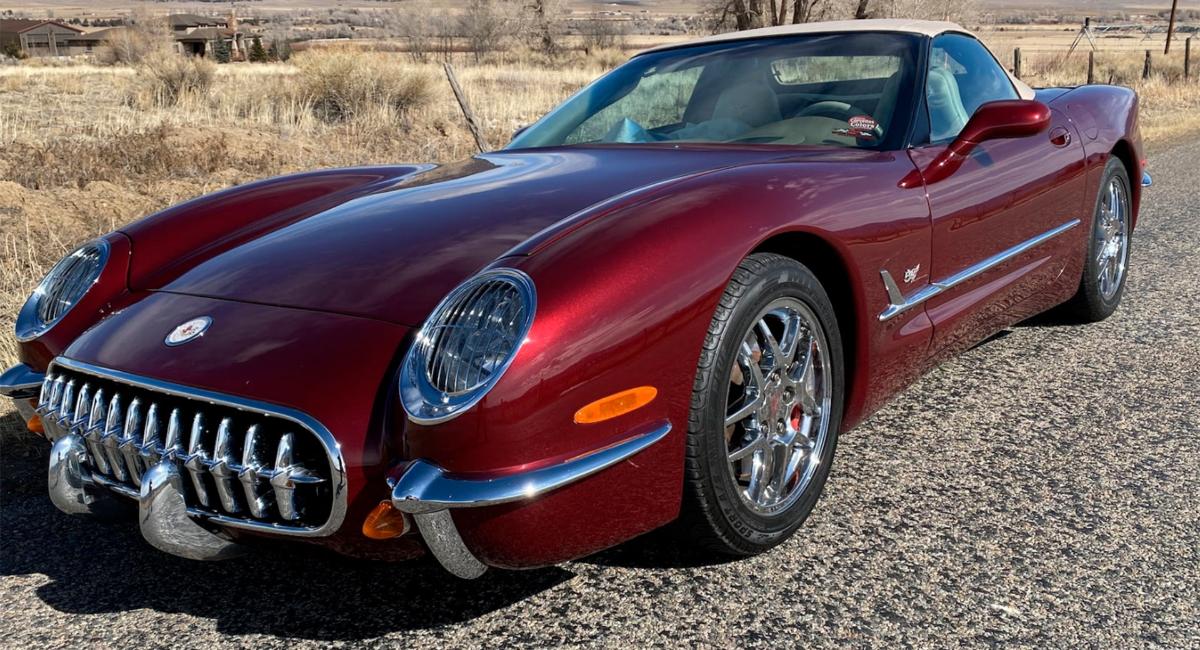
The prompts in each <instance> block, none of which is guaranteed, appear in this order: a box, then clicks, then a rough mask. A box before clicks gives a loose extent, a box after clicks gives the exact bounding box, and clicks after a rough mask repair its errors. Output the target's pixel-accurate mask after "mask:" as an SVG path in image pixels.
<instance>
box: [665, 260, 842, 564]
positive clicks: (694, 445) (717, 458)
mask: <svg viewBox="0 0 1200 650" xmlns="http://www.w3.org/2000/svg"><path fill="white" fill-rule="evenodd" d="M781 299H782V300H786V299H796V300H798V301H799V303H801V304H802V305H803V306H804V307H806V308H807V309H808V311H809V312H810V315H815V317H816V320H817V321H818V324H819V326H820V328H821V329H822V330H823V333H824V339H823V340H824V342H825V344H826V351H825V352H823V353H822V356H824V357H827V358H828V363H827V364H826V363H825V360H822V365H823V366H827V369H824V370H822V373H821V377H822V379H821V381H822V384H823V385H824V382H825V381H826V379H827V380H828V382H829V384H828V385H829V387H830V388H829V392H828V393H825V394H826V395H828V396H829V397H830V401H829V404H828V408H829V416H828V425H827V428H826V429H825V431H826V435H825V438H824V441H825V442H824V444H823V445H821V446H820V447H819V448H818V451H819V462H818V464H817V465H816V467H815V469H814V470H813V471H814V473H813V474H812V475H811V479H810V480H809V481H808V483H807V487H805V488H803V489H801V487H800V486H801V483H800V482H799V481H797V483H796V486H795V487H794V489H793V492H792V494H793V495H795V494H798V495H799V496H798V497H796V496H793V497H792V498H794V499H796V500H795V501H792V502H791V503H790V505H787V506H786V509H782V510H781V511H780V512H776V513H770V514H769V516H764V515H763V514H760V513H758V512H755V511H753V510H752V509H751V507H750V505H749V504H748V503H746V501H745V500H744V499H745V498H746V497H743V493H742V489H743V488H742V487H741V486H739V485H738V483H737V482H736V481H737V479H735V477H734V475H733V471H732V470H731V468H730V460H729V458H728V454H729V445H730V441H729V440H727V438H726V436H727V435H729V434H728V433H727V428H726V423H725V419H726V415H727V413H726V410H727V408H729V404H728V403H727V400H728V398H729V391H730V386H731V380H730V378H731V373H732V372H734V370H733V367H734V364H735V363H737V355H738V352H739V350H740V349H743V348H742V344H743V340H744V338H745V337H747V336H749V335H750V328H751V327H752V326H754V324H755V323H756V322H757V320H756V319H758V317H759V316H760V315H761V312H762V310H764V309H767V308H768V307H769V306H771V305H772V304H777V301H779V300H781ZM813 331H815V330H813ZM810 335H812V334H811V332H810ZM814 336H815V335H814ZM798 347H799V346H797V348H798ZM755 363H757V362H755ZM843 384H844V365H843V353H842V341H841V336H840V333H839V330H838V326H837V319H836V316H835V314H834V310H833V305H832V304H831V303H830V301H829V297H828V296H827V295H826V293H825V290H824V288H823V287H822V286H821V283H820V282H819V281H818V280H817V277H816V276H815V275H813V273H812V272H811V271H809V270H808V269H807V268H806V267H805V266H804V265H802V264H800V263H799V262H796V261H795V260H792V259H790V258H787V257H783V256H781V255H775V254H769V253H757V254H754V255H751V256H750V257H748V258H746V259H745V260H743V261H742V263H741V264H740V265H739V266H738V268H737V270H736V271H735V272H734V274H733V278H732V279H731V280H730V281H729V285H728V286H727V287H726V289H725V293H724V295H723V296H722V298H721V301H720V304H719V305H718V307H717V310H716V313H715V314H714V315H713V319H712V323H711V324H710V325H709V329H708V334H707V336H706V337H705V341H704V347H703V349H702V351H701V354H700V362H699V367H698V370H697V373H696V379H695V384H694V386H693V389H692V406H691V414H690V418H689V423H688V424H689V427H688V436H687V452H686V460H685V462H686V467H685V476H684V481H685V485H684V503H683V510H682V514H681V518H680V528H681V532H682V533H683V534H684V535H685V536H686V538H685V543H686V544H688V545H690V546H699V547H701V548H703V549H705V550H708V551H711V552H716V553H719V554H724V555H733V556H746V555H753V554H757V553H761V552H763V551H766V550H767V549H770V548H771V547H773V546H776V545H778V544H779V543H781V542H783V541H784V540H786V539H788V538H789V537H790V536H791V535H792V534H793V533H794V532H795V531H796V529H797V528H799V527H800V525H801V524H803V523H804V520H805V519H806V518H807V517H808V515H809V513H810V512H812V509H813V507H814V506H815V505H816V503H817V500H818V498H819V497H820V495H821V491H822V489H823V488H824V485H825V480H826V478H827V477H828V475H829V468H830V466H831V465H832V461H833V454H834V450H835V448H836V447H837V436H838V431H839V429H840V426H841V419H842V407H843V396H844V390H843ZM821 412H822V413H824V409H822V411H821ZM734 428H736V426H735V427H730V429H734ZM812 454H813V455H818V454H817V453H816V452H812ZM789 481H790V480H789ZM785 487H786V485H785ZM781 505H783V504H781Z"/></svg>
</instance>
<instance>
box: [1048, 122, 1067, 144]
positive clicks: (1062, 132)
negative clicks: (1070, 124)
mask: <svg viewBox="0 0 1200 650" xmlns="http://www.w3.org/2000/svg"><path fill="white" fill-rule="evenodd" d="M1050 144H1052V145H1054V146H1056V147H1065V146H1067V145H1069V144H1071V131H1070V130H1068V129H1067V128H1066V127H1065V126H1058V127H1055V128H1054V129H1053V130H1052V131H1050Z"/></svg>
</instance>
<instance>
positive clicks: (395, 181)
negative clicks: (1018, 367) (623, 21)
mask: <svg viewBox="0 0 1200 650" xmlns="http://www.w3.org/2000/svg"><path fill="white" fill-rule="evenodd" d="M1144 167H1145V164H1144V160H1143V152H1142V142H1141V137H1140V135H1139V131H1138V102H1137V97H1136V95H1135V94H1134V93H1133V92H1132V91H1130V90H1129V89H1126V88H1120V87H1115V86H1108V85H1087V86H1081V87H1077V88H1043V89H1037V90H1035V89H1032V88H1030V87H1029V86H1027V85H1026V84H1024V83H1023V82H1021V81H1020V80H1019V79H1017V78H1015V77H1014V76H1012V75H1011V74H1010V73H1009V72H1008V71H1007V70H1006V69H1005V68H1004V67H1003V66H1001V65H1000V64H999V63H998V62H997V60H996V58H995V57H994V56H993V55H992V54H991V53H990V52H989V51H988V49H987V48H986V47H985V46H984V45H983V44H982V43H981V42H980V41H979V40H978V39H977V38H976V37H975V36H973V35H972V34H971V33H970V32H968V31H966V30H964V29H962V28H961V27H959V26H957V25H954V24H951V23H939V22H923V21H898V20H866V21H850V22H832V23H815V24H807V25H794V26H786V27H777V28H767V29H760V30H752V31H745V32H737V33H731V34H721V35H717V36H712V37H708V38H703V39H700V40H697V41H692V42H688V43H679V44H671V45H667V46H663V47H658V48H655V49H652V50H649V51H646V52H642V53H640V54H638V55H636V56H634V57H633V58H631V59H630V60H629V61H628V62H627V63H625V64H623V65H621V66H619V67H618V68H616V69H615V70H613V71H612V72H610V73H608V74H606V75H604V76H602V77H601V78H599V79H598V80H596V81H595V82H593V83H591V84H590V85H588V86H586V87H585V88H583V89H582V90H581V91H579V92H578V93H577V94H575V95H574V96H572V97H571V98H569V99H567V100H566V101H564V102H563V103H562V104H561V105H559V106H558V107H557V108H555V109H553V110H552V111H550V112H549V113H548V114H547V115H546V116H544V117H543V118H542V119H540V120H538V121H537V122H536V123H534V124H532V125H531V126H529V127H527V128H525V129H523V130H521V131H519V132H518V133H517V134H516V135H515V136H514V138H513V139H512V141H511V142H510V143H509V144H508V145H507V146H506V147H504V148H503V149H501V150H498V151H494V152H489V153H482V154H479V155H477V156H474V157H472V158H470V159H468V160H466V161H463V162H460V163H455V164H445V165H430V164H413V165H393V166H378V167H361V168H350V169H332V170H322V171H314V172H310V173H301V174H295V175H290V176H284V177H280V178H273V179H268V180H263V181H259V182H254V183H249V184H246V185H242V186H238V187H233V188H230V189H226V190H224V191H221V192H217V193H215V194H211V195H208V196H203V197H200V198H197V199H194V200H191V201H188V202H186V203H183V204H181V205H177V206H174V207H171V208H168V209H166V210H163V211H161V212H159V213H157V214H154V215H151V216H148V217H146V218H144V219H142V220H140V221H137V222H135V223H131V224H129V225H127V226H124V227H122V228H120V229H119V230H117V231H115V232H112V233H110V234H107V235H105V236H103V237H100V238H99V239H96V240H95V241H91V242H88V243H85V244H84V245H82V246H81V247H80V248H79V249H77V250H75V251H74V252H72V253H70V254H69V255H67V256H66V257H65V258H64V259H63V260H62V261H60V262H59V263H58V264H57V265H55V266H54V267H53V269H52V270H51V271H50V272H49V274H48V275H47V276H46V277H45V279H44V280H43V281H42V282H41V284H39V285H38V286H37V287H36V288H35V289H34V290H33V292H32V295H31V296H30V297H29V299H28V301H27V302H26V303H25V305H24V307H23V308H22V309H21V310H20V312H19V314H18V315H17V320H16V337H17V339H18V340H19V343H20V359H19V362H18V363H17V364H16V365H15V366H13V367H12V368H10V369H9V370H7V371H6V372H4V373H3V375H0V394H4V395H6V396H9V397H11V398H13V399H14V400H15V403H16V406H17V409H18V411H19V412H20V413H21V415H22V416H23V418H24V419H25V421H26V422H27V425H28V428H29V429H30V430H31V431H33V432H35V433H39V434H41V435H42V436H44V437H45V438H46V439H47V440H48V441H49V442H50V443H51V445H52V446H51V450H50V459H49V467H48V476H47V479H48V490H49V495H50V499H51V501H52V502H53V504H54V505H55V506H57V508H58V509H60V510H62V511H63V512H65V513H69V514H76V515H83V514H87V515H93V516H106V517H118V518H120V517H122V516H128V519H129V521H130V522H131V524H132V521H133V517H132V514H133V511H134V510H136V513H137V514H136V518H137V519H136V520H137V525H138V526H139V528H140V530H141V533H142V534H143V536H144V538H145V539H146V540H147V541H148V542H149V543H150V544H151V545H153V546H154V547H156V548H158V549H161V550H162V551H165V552H167V553H172V554H175V555H179V556H182V557H186V558H191V559H197V560H216V559H223V558H229V557H234V556H237V555H240V554H242V553H245V552H246V551H247V550H248V549H252V548H254V547H257V546H262V545H264V544H278V543H279V542H280V541H281V540H301V541H308V542H311V543H316V544H321V545H324V546H326V547H329V548H331V549H334V550H336V551H339V552H342V553H346V554H352V555H359V556H369V557H383V558H390V559H407V558H415V557H418V556H421V555H423V554H426V553H429V554H431V555H432V556H433V557H434V558H436V559H437V561H439V562H440V563H441V564H442V565H443V566H444V567H445V568H446V569H448V570H449V571H450V572H451V573H453V574H454V575H457V576H460V577H464V578H472V577H476V576H479V575H481V574H482V573H483V572H484V571H485V570H486V569H487V568H488V567H500V568H521V567H533V566H543V565H550V564H554V563H558V562H562V561H566V560H569V559H573V558H578V557H581V556H585V555H588V554H591V553H594V552H596V551H599V550H601V549H604V548H607V547H611V546H613V545H616V544H619V543H621V542H624V541H626V540H629V539H631V538H633V537H635V536H638V535H640V534H642V533H645V532H647V531H650V530H652V529H655V528H659V527H662V526H666V525H668V524H670V525H672V526H674V527H676V528H677V529H678V530H679V531H680V532H681V533H683V534H682V535H680V536H679V539H680V540H682V541H681V542H680V543H681V544H687V545H689V546H693V547H696V548H699V549H703V550H705V551H706V552H712V553H717V554H724V555H732V556H745V555H751V554H756V553H760V552H764V551H766V550H767V549H770V548H771V547H773V546H775V545H778V544H780V543H781V542H783V541H784V540H786V539H788V538H789V537H790V536H791V535H793V534H794V533H795V532H796V530H797V529H798V528H799V527H800V526H801V525H802V523H803V522H804V521H805V519H806V518H807V517H808V515H809V514H810V513H811V512H812V511H813V509H814V507H815V505H816V503H817V500H818V498H819V497H820V495H821V492H822V490H823V488H824V485H825V483H826V479H827V478H828V476H829V472H830V469H831V467H832V465H833V458H834V451H835V448H836V446H837V441H838V436H839V435H840V434H841V433H843V432H845V431H847V430H848V429H850V428H851V427H853V426H855V425H856V424H858V423H860V422H862V421H863V419H864V418H865V417H867V416H868V415H869V414H871V413H872V412H874V411H876V410H878V409H880V408H882V407H884V405H885V404H886V402H887V401H888V399H889V398H890V397H892V396H894V395H896V394H897V393H898V392H899V391H901V390H903V389H904V387H905V386H906V385H908V384H910V383H911V382H912V381H913V380H914V379H916V378H917V377H919V376H920V375H921V374H922V373H924V372H926V371H927V370H929V369H931V368H932V367H934V366H935V365H936V364H937V363H939V362H940V361H943V360H945V359H947V358H948V357H950V356H952V355H954V354H956V353H958V352H960V351H963V350H965V349H967V348H969V347H971V346H973V345H975V344H977V343H978V342H980V341H982V340H984V339H986V338H987V337H989V336H991V335H993V334H994V333H996V332H997V331H999V330H1002V329H1004V328H1007V327H1009V326H1011V325H1013V324H1015V323H1017V322H1019V321H1022V320H1024V319H1027V318H1029V317H1031V316H1034V315H1036V314H1039V313H1041V312H1045V311H1047V310H1051V309H1056V310H1058V311H1059V312H1060V313H1062V314H1063V315H1065V316H1067V317H1070V318H1074V319H1077V320H1078V321H1080V322H1092V321H1099V320H1101V319H1104V318H1106V317H1108V316H1109V315H1110V314H1112V313H1113V311H1114V310H1115V309H1116V308H1117V306H1118V304H1119V303H1120V301H1121V298H1122V295H1123V293H1124V288H1125V280H1126V277H1127V274H1128V268H1129V261H1130V244H1131V236H1132V233H1133V229H1134V227H1135V225H1136V223H1137V215H1138V206H1139V202H1140V200H1141V192H1142V188H1143V187H1145V186H1148V185H1150V177H1149V175H1148V174H1146V172H1145V169H1144ZM1135 180H1136V182H1135ZM929 444H936V441H929ZM123 513H124V514H123Z"/></svg>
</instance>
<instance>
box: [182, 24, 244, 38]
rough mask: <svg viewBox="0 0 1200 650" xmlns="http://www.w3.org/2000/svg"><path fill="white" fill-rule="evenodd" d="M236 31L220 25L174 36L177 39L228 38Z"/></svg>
mask: <svg viewBox="0 0 1200 650" xmlns="http://www.w3.org/2000/svg"><path fill="white" fill-rule="evenodd" d="M236 33H237V32H235V31H233V30H232V29H225V28H222V27H202V28H200V29H194V30H192V31H190V32H188V33H186V34H179V35H178V36H176V37H175V40H177V41H213V40H216V39H218V38H229V37H231V36H233V35H234V34H236Z"/></svg>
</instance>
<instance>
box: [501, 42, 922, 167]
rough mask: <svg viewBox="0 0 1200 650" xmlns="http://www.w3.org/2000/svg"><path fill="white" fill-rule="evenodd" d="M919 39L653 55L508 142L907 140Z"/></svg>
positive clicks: (854, 143)
mask: <svg viewBox="0 0 1200 650" xmlns="http://www.w3.org/2000/svg"><path fill="white" fill-rule="evenodd" d="M919 43H920V41H919V38H918V37H917V36H914V35H906V34H895V33H875V32H855V33H847V34H821V35H806V36H790V37H777V38H769V39H758V40H751V41H734V42H728V43H719V44H712V45H699V46H691V47H684V48H678V49H670V50H664V51H659V52H651V53H649V54H644V55H641V56H637V57H634V58H633V59H632V60H630V61H629V62H628V63H626V64H624V65H622V66H621V67H619V68H617V69H616V70H613V71H612V72H610V73H609V74H607V75H604V76H603V77H601V78H599V79H598V80H596V81H594V82H592V83H591V84H590V85H588V86H587V87H585V88H584V89H583V90H581V91H580V92H579V93H577V94H576V95H575V96H573V97H571V98H570V99H568V100H567V101H566V102H564V103H562V104H561V105H559V106H558V107H557V108H555V109H554V110H553V111H551V112H550V113H549V114H548V115H546V116H545V117H543V118H542V119H541V120H539V121H538V122H537V123H535V124H534V125H533V126H531V127H529V128H528V129H526V130H525V131H524V132H523V133H521V134H520V135H519V136H517V137H516V138H515V139H514V140H513V141H512V143H511V144H509V146H508V147H507V148H509V149H524V148H530V147H552V146H561V145H579V144H633V143H681V142H708V143H738V144H773V145H838V146H846V147H860V148H867V149H889V148H898V147H899V146H900V142H901V141H902V140H903V131H904V130H905V129H906V127H907V125H908V119H909V114H910V112H911V110H910V106H911V105H912V89H913V87H914V86H915V85H916V84H915V83H914V79H915V72H914V71H915V70H916V57H917V52H918V49H919Z"/></svg>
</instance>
